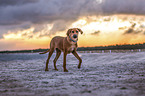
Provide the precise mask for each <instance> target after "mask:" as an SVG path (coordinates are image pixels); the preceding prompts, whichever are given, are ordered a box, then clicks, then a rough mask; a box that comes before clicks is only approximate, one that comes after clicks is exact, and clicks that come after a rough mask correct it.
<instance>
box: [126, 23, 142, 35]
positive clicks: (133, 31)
mask: <svg viewBox="0 0 145 96" xmlns="http://www.w3.org/2000/svg"><path fill="white" fill-rule="evenodd" d="M135 26H136V23H133V24H132V25H131V27H130V28H128V29H127V30H126V31H125V32H124V34H139V33H141V32H143V30H142V29H139V28H135Z"/></svg>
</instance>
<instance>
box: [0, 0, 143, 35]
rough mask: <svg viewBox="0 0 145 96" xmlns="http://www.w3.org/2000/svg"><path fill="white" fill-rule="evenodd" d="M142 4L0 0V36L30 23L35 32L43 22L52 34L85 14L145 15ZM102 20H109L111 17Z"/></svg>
mask: <svg viewBox="0 0 145 96" xmlns="http://www.w3.org/2000/svg"><path fill="white" fill-rule="evenodd" d="M144 5H145V1H144V0H102V2H100V1H99V2H97V0H8V1H7V0H0V27H1V29H3V30H2V31H1V33H0V38H1V37H2V34H3V33H7V32H8V31H9V30H12V31H13V30H21V29H28V28H30V27H32V26H33V27H35V30H34V33H37V32H38V31H42V30H44V29H46V28H45V27H44V26H46V25H47V24H52V25H53V27H52V29H51V30H50V31H48V30H46V31H48V33H46V35H49V34H55V33H56V32H59V31H64V30H66V29H67V28H69V26H70V25H71V24H72V23H73V22H75V21H76V20H78V19H79V18H81V17H84V16H94V15H95V16H97V15H104V14H110V15H111V14H122V13H124V14H142V15H145V6H144ZM104 21H110V18H106V19H104ZM36 26H37V27H36ZM38 26H39V27H40V28H38ZM13 32H14V31H13ZM43 35H44V34H43Z"/></svg>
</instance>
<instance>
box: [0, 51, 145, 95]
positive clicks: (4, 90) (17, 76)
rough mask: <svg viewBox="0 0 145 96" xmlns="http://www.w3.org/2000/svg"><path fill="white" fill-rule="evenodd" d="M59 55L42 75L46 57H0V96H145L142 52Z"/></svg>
mask: <svg viewBox="0 0 145 96" xmlns="http://www.w3.org/2000/svg"><path fill="white" fill-rule="evenodd" d="M79 55H80V56H81V58H82V60H83V63H82V67H81V69H78V68H77V65H78V60H77V59H76V58H75V57H74V56H73V55H71V54H69V55H68V56H67V69H68V71H69V72H63V68H62V63H63V62H62V60H63V56H62V54H61V56H60V58H59V59H58V61H57V68H58V69H59V70H58V71H55V70H54V67H53V59H54V56H55V54H53V56H52V57H51V60H50V63H49V71H48V72H45V71H44V69H45V61H46V58H47V54H44V55H39V54H38V53H33V54H31V53H25V54H22V53H21V54H20V53H19V54H0V96H145V52H135V53H79Z"/></svg>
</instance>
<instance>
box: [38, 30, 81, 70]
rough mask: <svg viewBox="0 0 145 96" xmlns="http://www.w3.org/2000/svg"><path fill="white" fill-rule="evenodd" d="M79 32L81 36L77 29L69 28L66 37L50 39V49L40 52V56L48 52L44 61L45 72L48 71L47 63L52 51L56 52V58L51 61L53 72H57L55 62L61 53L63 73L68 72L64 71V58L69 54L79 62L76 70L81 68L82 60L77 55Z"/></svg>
mask: <svg viewBox="0 0 145 96" xmlns="http://www.w3.org/2000/svg"><path fill="white" fill-rule="evenodd" d="M79 32H80V33H81V34H83V31H82V30H81V29H79V28H71V29H69V30H68V31H67V36H66V37H61V36H55V37H53V38H52V40H51V42H50V49H49V50H47V51H46V52H42V53H40V54H45V53H47V52H49V55H48V58H47V61H46V68H45V71H48V63H49V59H50V57H51V56H52V54H53V52H54V50H56V57H55V59H54V60H53V62H54V68H55V70H58V69H57V67H56V61H57V60H58V58H59V56H60V54H61V52H63V69H64V72H68V70H67V69H66V56H67V54H69V53H72V54H73V55H74V56H75V57H76V58H77V59H78V60H79V65H78V68H80V67H81V63H82V59H81V58H80V57H79V55H78V54H77V52H76V50H77V47H78V45H77V41H78V34H79Z"/></svg>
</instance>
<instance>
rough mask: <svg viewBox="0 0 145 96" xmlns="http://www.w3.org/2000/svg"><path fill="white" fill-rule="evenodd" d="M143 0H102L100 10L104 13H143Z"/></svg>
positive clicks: (144, 7) (144, 3)
mask: <svg viewBox="0 0 145 96" xmlns="http://www.w3.org/2000/svg"><path fill="white" fill-rule="evenodd" d="M144 5H145V0H104V3H103V4H102V10H103V13H105V14H141V15H145V6H144Z"/></svg>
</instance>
